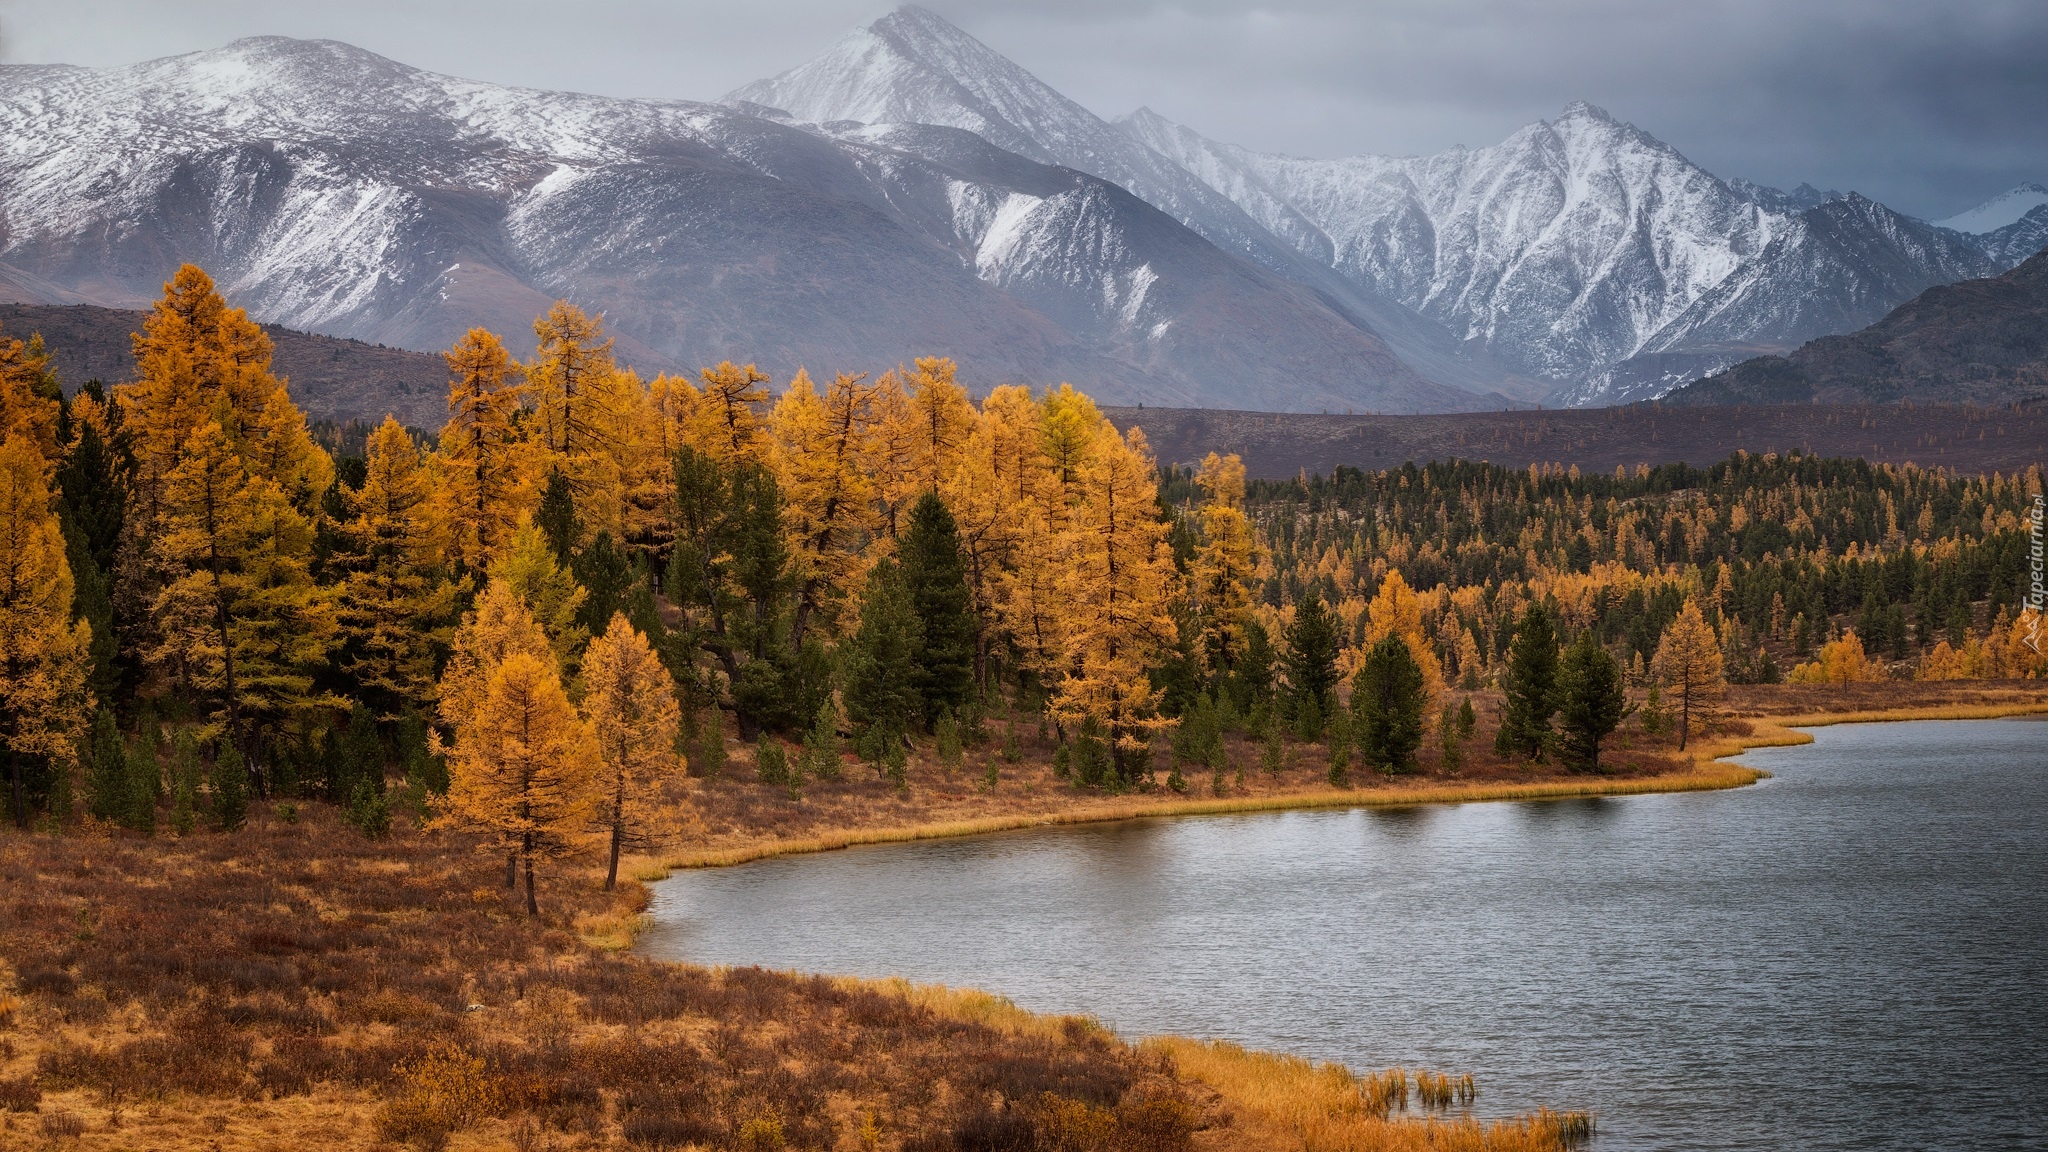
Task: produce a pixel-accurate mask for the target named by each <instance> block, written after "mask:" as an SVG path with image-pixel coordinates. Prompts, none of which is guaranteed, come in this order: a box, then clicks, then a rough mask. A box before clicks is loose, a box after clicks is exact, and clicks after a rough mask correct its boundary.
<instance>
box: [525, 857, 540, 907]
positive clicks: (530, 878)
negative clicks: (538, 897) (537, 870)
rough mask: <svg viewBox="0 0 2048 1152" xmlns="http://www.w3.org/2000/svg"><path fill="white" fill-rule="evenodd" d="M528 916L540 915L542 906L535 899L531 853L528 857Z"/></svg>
mask: <svg viewBox="0 0 2048 1152" xmlns="http://www.w3.org/2000/svg"><path fill="white" fill-rule="evenodd" d="M526 914H527V915H528V916H538V915H540V905H539V904H538V903H536V902H535V901H534V899H533V855H532V854H531V853H528V854H527V857H526Z"/></svg>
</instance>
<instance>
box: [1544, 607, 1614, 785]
mask: <svg viewBox="0 0 2048 1152" xmlns="http://www.w3.org/2000/svg"><path fill="white" fill-rule="evenodd" d="M1558 679H1559V693H1558V695H1559V705H1558V713H1557V720H1558V728H1559V730H1560V733H1559V734H1560V739H1559V741H1558V754H1559V758H1560V759H1561V760H1563V762H1564V765H1565V767H1567V768H1569V769H1571V770H1572V771H1574V772H1598V771H1599V770H1600V742H1601V741H1603V740H1605V739H1607V737H1608V736H1610V735H1612V734H1613V733H1614V730H1615V729H1616V728H1617V727H1620V725H1621V722H1622V720H1623V719H1625V718H1626V717H1627V716H1628V714H1629V713H1630V712H1631V711H1633V709H1632V708H1631V707H1630V706H1629V702H1628V693H1627V692H1625V691H1623V689H1622V685H1621V665H1620V664H1619V663H1617V662H1616V661H1615V659H1614V657H1613V656H1611V655H1609V654H1608V652H1607V650H1606V649H1605V648H1602V647H1601V646H1600V643H1599V641H1598V640H1597V639H1596V638H1595V637H1594V635H1593V632H1592V629H1590V628H1589V629H1587V630H1586V631H1584V632H1581V633H1579V638H1578V639H1577V640H1574V641H1573V642H1572V645H1571V647H1570V648H1567V649H1566V650H1565V654H1564V664H1563V667H1562V668H1561V669H1560V671H1559V676H1558Z"/></svg>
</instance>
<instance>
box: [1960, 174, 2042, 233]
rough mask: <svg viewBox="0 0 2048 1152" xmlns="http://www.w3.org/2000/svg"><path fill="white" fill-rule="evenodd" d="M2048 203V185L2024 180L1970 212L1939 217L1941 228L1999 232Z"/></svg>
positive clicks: (1973, 231) (1970, 231) (1975, 231)
mask: <svg viewBox="0 0 2048 1152" xmlns="http://www.w3.org/2000/svg"><path fill="white" fill-rule="evenodd" d="M2044 204H2048V188H2043V187H2042V186H2041V185H2039V184H2034V183H2027V184H2021V185H2019V186H2018V187H2016V188H2008V189H2006V190H2005V191H2003V192H2000V193H1999V194H1998V195H1996V196H1993V197H1992V198H1991V199H1989V200H1986V201H1985V202H1983V203H1982V204H1979V205H1977V206H1976V207H1975V208H1972V209H1970V210H1969V211H1968V212H1958V213H1956V214H1955V215H1953V216H1950V217H1949V218H1948V219H1946V220H1936V221H1935V222H1934V225H1935V227H1937V228H1953V229H1955V230H1956V231H1958V232H1969V233H1973V234H1976V235H1980V236H1981V235H1984V234H1986V233H1991V232H1996V231H1998V230H1999V229H2001V228H2004V227H2005V226H2007V225H2009V224H2015V223H2018V222H2019V221H2020V220H2021V219H2022V218H2023V217H2025V216H2026V215H2027V214H2028V213H2030V212H2032V211H2033V210H2034V209H2036V208H2039V207H2041V206H2042V205H2044Z"/></svg>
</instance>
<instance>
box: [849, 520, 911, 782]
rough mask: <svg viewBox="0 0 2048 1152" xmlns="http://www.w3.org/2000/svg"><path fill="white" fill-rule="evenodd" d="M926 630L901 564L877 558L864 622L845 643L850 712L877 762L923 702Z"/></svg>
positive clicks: (865, 746) (864, 599) (907, 727)
mask: <svg viewBox="0 0 2048 1152" xmlns="http://www.w3.org/2000/svg"><path fill="white" fill-rule="evenodd" d="M922 632H923V627H922V625H921V623H920V622H919V620H918V617H917V612H916V609H915V608H914V606H913V605H912V603H911V599H910V590H909V589H908V588H907V587H905V586H904V580H903V573H902V569H900V568H899V567H898V566H897V565H896V564H895V563H894V562H892V561H889V560H883V561H881V562H879V563H877V564H876V565H875V566H874V568H873V569H872V570H870V571H869V573H868V580H867V585H866V587H865V588H864V589H863V590H862V593H861V605H860V626H859V627H858V629H856V630H855V632H854V634H853V637H852V639H850V640H849V641H848V642H847V645H846V651H845V661H846V667H845V676H844V680H843V682H844V684H845V686H846V687H845V690H844V694H845V699H846V715H847V718H848V719H849V720H851V721H852V722H853V725H854V730H855V732H856V733H857V734H858V736H859V739H860V742H861V747H862V751H863V754H865V755H867V756H868V758H869V759H871V760H875V761H876V762H878V763H879V762H880V757H881V756H882V755H883V753H884V752H885V751H886V750H887V749H888V747H889V746H890V745H891V744H893V743H900V742H901V741H902V739H903V736H904V735H905V734H906V733H908V732H909V730H910V725H911V724H912V723H913V722H914V721H915V719H916V717H917V716H918V714H919V710H920V708H921V707H922V699H923V698H922V696H921V694H920V692H919V686H920V679H919V677H918V670H917V653H918V651H919V649H920V647H921V641H922V639H923V635H922Z"/></svg>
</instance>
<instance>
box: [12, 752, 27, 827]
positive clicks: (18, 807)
mask: <svg viewBox="0 0 2048 1152" xmlns="http://www.w3.org/2000/svg"><path fill="white" fill-rule="evenodd" d="M7 777H8V781H9V783H10V784H11V785H12V788H13V792H14V826H15V827H16V828H26V827H28V801H27V799H26V797H24V796H23V794H22V787H21V753H19V752H16V751H14V750H13V749H11V748H10V749H8V751H7Z"/></svg>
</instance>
